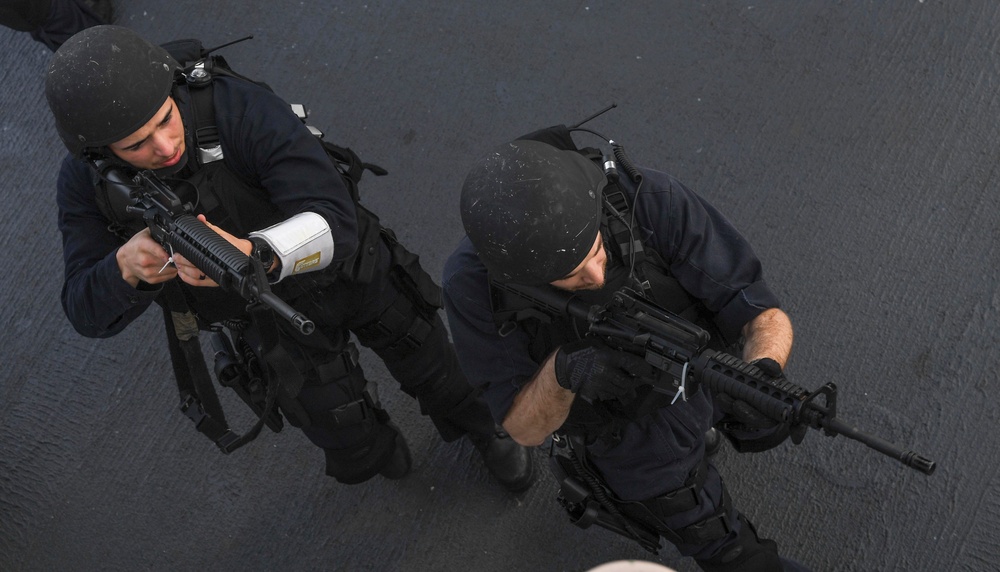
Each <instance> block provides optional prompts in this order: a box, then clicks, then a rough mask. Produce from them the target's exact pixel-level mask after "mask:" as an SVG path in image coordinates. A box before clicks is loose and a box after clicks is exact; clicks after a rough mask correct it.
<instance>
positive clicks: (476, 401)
mask: <svg viewBox="0 0 1000 572" xmlns="http://www.w3.org/2000/svg"><path fill="white" fill-rule="evenodd" d="M378 248H379V249H380V250H379V253H378V259H379V260H378V262H377V263H376V266H375V271H374V274H373V276H372V278H371V280H370V281H369V282H368V283H364V284H360V283H356V282H352V281H338V282H335V283H334V284H332V285H329V286H326V287H322V288H318V289H316V290H311V291H306V292H305V293H304V294H301V295H299V296H296V298H295V299H294V300H291V301H290V303H291V305H292V306H293V307H295V308H296V309H297V310H299V311H300V312H302V313H303V314H305V315H306V316H309V318H310V319H311V320H313V321H314V322H315V323H316V326H317V330H318V333H321V334H322V335H315V334H314V335H311V336H302V335H300V334H298V333H296V332H293V331H291V330H290V329H288V328H283V335H282V346H283V347H284V348H285V349H286V350H287V351H288V353H289V355H290V356H291V357H292V361H293V362H294V363H295V365H296V367H297V369H298V370H299V371H300V373H301V374H302V375H303V377H304V378H305V380H304V385H303V387H302V390H301V391H300V392H299V395H298V398H297V399H296V401H297V402H298V404H299V405H301V406H302V408H303V409H304V410H305V411H306V413H308V416H309V418H310V419H309V423H308V425H305V426H303V427H302V430H303V432H304V433H305V434H306V436H307V437H309V439H310V441H312V442H313V443H314V444H316V445H318V446H319V447H322V448H323V449H324V451H325V453H326V460H327V474H329V475H330V476H332V477H334V478H336V479H337V480H338V481H341V482H344V483H357V482H362V481H364V480H367V479H369V478H371V477H372V476H374V475H375V474H377V473H378V471H379V469H380V468H381V467H382V466H383V465H384V464H385V463H386V462H387V461H388V460H389V458H390V457H391V456H392V452H393V451H394V449H395V446H396V445H395V443H396V441H395V436H396V429H395V427H394V426H392V425H391V424H390V423H389V415H388V414H387V413H386V412H385V411H384V410H383V409H382V407H381V404H380V403H379V401H378V398H377V396H376V392H374V391H372V384H370V383H369V382H368V381H367V380H366V379H365V376H364V374H363V371H362V369H361V366H360V364H357V363H356V361H355V360H354V359H352V356H351V354H352V349H353V345H352V344H350V342H349V338H350V333H352V332H353V333H354V334H355V335H356V336H357V339H358V341H359V342H361V344H362V345H364V346H366V347H369V348H371V349H372V350H373V351H374V352H375V353H376V354H377V355H378V356H379V357H380V358H381V359H382V361H383V362H384V363H385V365H386V367H387V368H388V370H389V372H390V373H391V374H392V375H393V377H395V378H396V380H397V381H398V382H399V383H400V387H401V388H402V390H403V391H404V392H406V393H407V394H408V395H410V396H411V397H415V398H416V399H417V400H418V402H419V403H420V411H421V413H423V414H425V415H427V416H429V417H430V418H431V420H432V421H433V422H434V425H435V426H436V428H437V430H438V432H439V433H440V434H441V437H442V439H444V440H445V441H454V440H455V439H458V438H459V437H461V436H462V435H465V434H466V433H470V434H473V435H488V434H490V433H491V432H492V431H493V428H494V423H493V419H492V417H491V415H490V413H489V410H488V408H487V407H486V404H485V402H484V401H483V400H482V399H481V398H480V397H479V396H478V392H477V391H475V390H473V388H472V387H471V386H470V385H469V384H468V382H467V381H466V379H465V377H464V375H463V374H462V372H461V370H460V369H459V366H458V360H457V357H456V356H455V351H454V348H453V346H452V344H451V342H450V341H449V339H448V333H447V330H446V329H445V327H444V324H443V323H442V321H441V318H440V316H439V315H438V314H437V313H436V312H435V313H430V312H428V311H427V310H425V309H424V308H425V307H426V305H423V304H419V303H417V302H416V301H415V297H416V296H418V294H417V293H416V292H413V291H409V290H411V288H408V287H407V286H406V285H404V284H402V281H401V280H400V279H399V278H398V275H397V274H394V272H393V270H392V268H393V265H394V263H395V261H394V260H392V257H391V256H390V254H389V250H388V248H387V247H386V246H385V244H384V243H383V242H382V241H379V243H378ZM423 279H426V280H429V279H430V278H429V277H427V276H426V275H424V276H423ZM353 353H354V355H356V352H353ZM366 388H367V391H366ZM289 418H290V419H292V416H291V415H289Z"/></svg>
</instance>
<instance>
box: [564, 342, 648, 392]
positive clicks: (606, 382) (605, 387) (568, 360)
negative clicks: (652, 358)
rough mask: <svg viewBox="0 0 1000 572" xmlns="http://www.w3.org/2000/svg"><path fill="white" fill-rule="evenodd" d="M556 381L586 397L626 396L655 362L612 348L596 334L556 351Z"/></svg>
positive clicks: (633, 389) (645, 375)
mask: <svg viewBox="0 0 1000 572" xmlns="http://www.w3.org/2000/svg"><path fill="white" fill-rule="evenodd" d="M555 370H556V381H557V382H559V385H560V386H561V387H564V388H566V389H568V390H570V391H572V392H573V393H575V394H577V396H579V397H581V398H583V400H584V401H586V402H588V403H591V402H593V401H595V400H598V401H600V400H611V399H618V400H620V401H624V400H626V399H627V398H628V397H630V396H632V395H634V394H635V386H636V379H637V378H641V377H648V376H651V375H652V373H653V366H651V365H649V364H648V363H646V360H644V359H642V358H640V357H637V356H634V355H632V354H629V353H626V352H622V351H616V350H613V349H611V348H609V347H608V346H607V345H605V344H604V343H602V342H601V341H600V340H596V339H593V338H590V339H586V340H580V341H578V342H572V343H569V344H566V345H564V346H562V347H560V348H559V349H558V350H557V351H556V360H555Z"/></svg>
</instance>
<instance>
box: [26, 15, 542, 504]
mask: <svg viewBox="0 0 1000 572" xmlns="http://www.w3.org/2000/svg"><path fill="white" fill-rule="evenodd" d="M181 45H186V44H181ZM178 46H179V45H178V44H175V45H174V46H173V47H175V48H177V47H178ZM188 47H190V46H189V45H188ZM177 53H181V52H180V51H178V52H177ZM184 53H190V52H189V51H188V52H184ZM197 53H198V54H200V53H201V51H200V45H199V47H198V50H197ZM184 59H187V58H186V57H185V58H184ZM196 69H197V70H199V71H197V72H196V71H195V70H196ZM209 69H210V67H209V66H208V63H206V64H205V67H203V68H194V67H190V68H187V69H184V70H182V69H181V67H180V66H179V64H178V62H177V61H176V60H175V58H174V57H172V55H171V54H170V53H168V52H167V50H165V49H164V48H162V47H159V46H155V45H153V44H151V43H149V42H148V41H146V40H144V39H143V38H141V37H139V36H138V35H137V34H135V33H134V32H132V31H130V30H128V29H125V28H121V27H117V26H98V27H94V28H90V29H88V30H85V31H83V32H80V33H79V34H76V35H75V36H73V37H72V38H70V39H69V40H68V41H67V42H66V43H65V44H63V45H62V47H61V48H60V49H59V50H58V51H57V52H56V53H55V55H54V56H53V60H52V63H51V64H50V66H49V69H48V73H47V76H46V97H47V99H48V103H49V106H50V109H51V110H52V113H53V116H54V118H55V123H56V127H57V129H58V132H59V134H60V137H61V138H62V140H63V142H64V143H65V145H66V147H67V148H68V149H69V151H70V155H69V156H68V157H67V158H66V160H65V161H64V162H63V164H62V167H61V170H60V174H59V182H58V195H57V203H58V207H59V228H60V231H61V232H62V236H63V253H64V262H65V283H64V287H63V293H62V301H63V307H64V309H65V312H66V315H67V317H68V318H69V320H70V322H71V323H72V324H73V326H74V327H75V328H76V329H77V331H79V332H80V333H81V334H83V335H85V336H90V337H107V336H112V335H115V334H117V333H119V332H121V331H122V330H124V329H125V328H126V327H127V326H128V324H129V323H131V322H132V321H133V320H134V319H135V318H136V317H138V316H139V315H140V314H142V313H143V312H144V311H145V310H146V309H147V308H148V307H149V305H150V303H151V302H153V301H156V302H158V303H160V304H162V305H164V306H165V307H166V308H168V309H169V313H168V316H173V317H174V319H176V316H177V315H191V316H193V317H194V318H195V319H196V320H197V323H198V324H200V325H202V326H204V325H206V324H211V323H219V322H222V321H225V323H226V324H227V327H228V328H230V329H232V328H233V326H231V325H230V324H232V323H237V322H239V320H244V322H243V323H246V320H245V318H246V316H245V302H244V301H243V300H242V299H241V298H240V297H239V296H238V295H236V294H234V293H232V292H225V291H221V289H220V288H214V287H212V286H215V284H214V282H212V280H211V279H208V278H207V277H206V275H205V274H204V273H203V272H202V271H201V270H200V269H198V268H197V267H196V266H195V265H194V264H193V263H192V262H190V261H189V260H186V259H185V258H184V257H183V256H181V255H180V254H178V253H168V252H166V251H165V250H164V248H163V247H162V246H161V245H160V244H159V243H158V242H157V241H155V240H153V238H152V237H151V235H150V232H149V230H147V229H145V228H144V223H143V221H142V220H135V219H134V218H129V216H128V212H127V211H125V212H123V210H122V209H119V208H115V206H114V202H113V200H112V198H111V195H110V194H109V192H110V191H109V187H110V185H109V184H108V181H106V180H103V179H102V178H101V175H100V173H103V172H104V171H103V170H102V171H100V172H98V171H96V170H95V168H94V167H95V166H96V165H111V166H113V167H114V168H116V169H119V170H121V172H123V173H127V174H128V173H136V172H137V171H138V170H149V171H152V172H153V173H154V174H156V175H157V176H158V177H159V178H160V179H162V180H164V181H165V182H166V183H167V184H169V185H170V186H171V187H172V188H173V190H174V192H176V193H177V194H178V195H180V196H181V198H182V200H184V201H189V202H191V203H193V204H195V205H196V206H195V213H196V214H198V216H199V218H200V220H202V221H203V222H206V224H207V223H208V221H209V220H210V221H212V222H213V223H216V224H217V225H218V226H215V225H212V224H210V225H209V226H210V227H211V228H212V229H213V230H215V231H216V232H218V233H219V234H220V235H222V236H223V237H225V238H226V239H227V240H228V241H229V242H231V243H232V244H233V245H235V246H236V247H237V248H239V249H240V250H241V251H242V252H243V253H244V254H246V255H248V256H254V257H257V258H258V259H259V260H260V261H261V264H262V267H263V268H264V269H266V270H267V271H268V278H269V280H270V282H271V283H272V288H273V291H274V293H275V294H277V295H278V296H279V297H281V298H282V299H284V300H285V301H286V302H288V303H289V304H290V305H292V306H293V307H295V308H296V309H297V310H298V311H300V312H302V313H303V314H305V315H307V316H309V318H311V319H312V320H313V321H314V322H315V324H316V331H315V332H313V334H312V335H308V336H306V335H302V334H301V333H299V332H298V331H297V330H295V329H294V328H290V327H287V326H286V325H284V324H279V325H278V327H279V329H280V331H279V332H278V334H279V335H278V342H280V343H278V344H277V346H278V348H280V350H282V351H283V352H284V353H283V354H281V355H282V356H284V357H283V359H284V362H283V363H285V364H291V366H288V367H287V368H286V369H276V370H275V371H282V372H285V373H288V376H284V375H282V376H279V377H282V378H283V379H282V384H281V386H280V387H281V388H282V389H281V391H283V392H285V393H282V394H280V395H279V396H278V405H279V407H280V409H281V411H282V412H283V413H284V414H285V417H286V418H287V419H288V421H289V422H291V423H292V424H293V425H296V426H299V427H301V428H302V430H303V432H305V434H306V436H307V437H308V438H309V439H310V440H311V441H312V442H313V443H314V444H316V445H317V446H319V447H320V448H321V449H322V450H323V453H324V455H325V459H326V473H327V474H328V475H330V476H332V477H334V478H335V479H337V480H338V481H340V482H343V483H347V484H353V483H359V482H362V481H365V480H367V479H370V478H371V477H373V476H375V475H378V474H381V475H383V476H385V477H387V478H400V477H402V476H404V475H405V474H406V473H407V472H408V471H409V469H410V465H411V459H410V453H409V449H408V447H407V444H406V441H405V440H404V439H403V436H402V434H401V433H400V431H399V429H398V428H397V427H396V426H395V425H394V424H393V423H391V422H390V421H389V415H388V413H387V412H386V411H385V410H384V409H383V408H382V406H381V403H380V401H379V399H378V394H377V392H376V391H374V384H373V383H372V382H371V381H370V380H366V378H365V376H364V374H363V372H362V370H361V367H360V365H359V364H358V361H357V357H358V351H357V348H356V347H355V346H354V345H353V344H352V343H351V342H350V335H351V333H353V334H354V335H355V336H356V337H357V338H358V340H359V341H360V342H361V343H362V344H364V345H366V346H368V347H370V348H372V349H373V350H374V351H375V353H376V354H378V355H379V357H380V358H382V360H383V361H384V362H385V364H386V366H387V368H388V369H389V371H390V372H391V373H392V375H393V376H394V377H396V379H397V380H398V381H399V382H400V384H401V387H402V389H403V390H404V391H405V392H406V393H408V394H409V395H410V396H412V397H415V398H416V399H417V400H418V401H419V403H420V407H421V411H422V412H423V413H424V414H426V415H428V416H429V417H430V418H431V419H432V421H433V422H434V424H435V426H436V427H437V429H438V431H439V433H440V434H441V436H442V438H443V439H444V440H446V441H453V440H456V439H459V438H460V437H462V436H463V435H466V436H468V437H469V438H470V439H471V440H472V442H473V443H474V444H475V446H476V447H477V449H478V450H479V451H480V452H481V453H482V455H483V457H484V460H485V462H486V465H487V467H488V468H489V469H490V471H491V472H492V473H493V474H494V476H496V477H497V478H498V479H499V480H500V481H501V482H502V483H503V484H504V485H505V486H506V487H507V488H509V489H511V490H523V489H525V488H527V487H528V486H530V484H531V482H532V476H533V475H532V464H531V458H530V456H529V454H528V452H527V450H525V449H524V448H523V447H522V446H520V445H518V444H516V443H514V442H513V440H511V439H510V437H509V436H507V435H506V434H505V433H504V432H503V431H502V430H501V429H500V428H499V427H498V426H496V425H495V423H494V422H493V420H492V418H491V417H490V415H489V412H488V410H487V408H486V405H485V404H484V403H483V401H482V399H481V398H479V397H478V395H477V393H476V392H475V391H473V390H472V388H471V387H470V386H469V384H468V383H467V382H466V380H465V378H464V376H463V375H462V374H461V371H460V370H459V368H458V365H457V362H456V358H455V356H454V350H453V348H452V346H451V344H450V342H449V341H448V338H447V332H446V331H445V329H444V326H443V324H442V322H441V319H440V317H439V316H438V314H437V308H438V307H439V304H438V302H437V299H436V296H437V295H438V294H439V293H438V291H437V286H436V285H435V284H434V283H433V281H432V280H431V279H430V278H429V277H428V276H427V275H426V273H424V272H423V271H422V270H420V268H419V266H418V265H417V262H416V257H415V256H413V255H412V254H410V253H408V252H406V251H405V249H403V248H402V246H400V245H399V244H398V242H396V241H395V239H394V236H393V235H392V233H391V232H390V231H388V230H386V229H383V228H382V227H381V226H380V225H379V224H378V219H377V218H376V217H375V216H374V215H371V214H370V213H369V212H368V211H367V210H366V209H363V208H362V207H361V206H360V205H359V204H357V203H355V202H354V201H353V199H352V196H351V194H350V192H349V190H348V187H347V186H346V183H345V179H344V178H342V177H341V175H340V173H339V172H338V171H337V169H336V168H335V166H334V164H333V162H332V161H331V160H330V157H329V156H328V155H327V153H326V152H325V150H324V147H323V145H322V144H321V142H320V140H319V139H318V138H317V137H316V136H315V135H314V134H313V133H311V132H310V130H309V129H308V128H307V127H306V126H305V125H304V123H303V122H302V120H301V119H300V118H299V117H298V116H296V115H295V114H294V113H293V112H292V110H291V108H290V107H289V105H288V104H287V103H285V102H284V101H283V100H281V99H280V98H279V97H277V96H276V95H275V94H274V93H272V92H271V91H270V90H269V89H267V88H265V87H262V86H261V85H259V84H257V83H255V82H252V81H248V80H246V79H245V78H242V77H240V76H237V75H236V74H234V73H232V72H229V73H225V71H226V70H223V69H218V68H213V69H216V73H215V74H214V76H212V74H210V73H207V71H208V70H209ZM206 78H208V79H210V82H206V81H204V80H205V79H206ZM192 79H197V80H198V81H192ZM203 136H204V138H203ZM102 168H103V167H102ZM109 230H110V231H112V232H109ZM178 279H179V280H178ZM172 323H173V322H172V321H171V320H170V319H169V318H168V328H167V329H168V332H170V333H176V334H177V337H178V338H180V327H179V326H178V325H177V324H174V326H173V327H172V326H171V324H172ZM240 335H241V336H245V337H246V345H245V347H246V348H251V349H253V350H254V351H255V352H257V353H258V354H259V353H260V351H259V348H260V347H261V345H260V344H258V342H257V341H255V339H256V340H258V341H259V340H260V339H261V338H264V337H267V336H266V335H265V334H264V333H262V331H259V330H258V331H253V328H252V327H251V328H249V329H248V330H247V331H241V334H240ZM168 337H169V336H168ZM261 343H262V342H261ZM269 355H270V354H269ZM257 357H258V358H260V357H261V356H260V355H258V356H257ZM248 359H249V358H248ZM258 361H259V360H258ZM175 362H176V359H175ZM272 365H274V367H275V368H278V365H275V364H272ZM175 366H176V363H175ZM264 367H268V365H267V364H265V366H264Z"/></svg>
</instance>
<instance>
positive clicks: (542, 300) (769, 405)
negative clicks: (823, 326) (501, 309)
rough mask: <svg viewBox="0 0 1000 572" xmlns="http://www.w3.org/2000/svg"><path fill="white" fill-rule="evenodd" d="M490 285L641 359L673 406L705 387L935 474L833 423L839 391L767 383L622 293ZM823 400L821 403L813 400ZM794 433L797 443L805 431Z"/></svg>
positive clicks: (906, 454) (700, 336) (911, 456)
mask: <svg viewBox="0 0 1000 572" xmlns="http://www.w3.org/2000/svg"><path fill="white" fill-rule="evenodd" d="M493 285H494V286H495V287H497V288H499V289H500V290H501V291H505V292H509V293H511V294H515V295H517V296H520V297H521V298H523V299H524V300H526V301H527V302H528V303H530V305H531V309H530V310H527V312H528V315H531V314H534V315H536V316H538V315H539V313H540V314H541V315H543V316H548V317H550V318H551V317H559V316H568V317H572V318H574V319H576V320H581V321H583V323H585V324H586V335H588V336H593V337H596V338H599V339H601V340H602V341H604V342H605V343H607V344H608V345H609V346H610V347H612V348H615V349H618V350H621V351H626V352H630V353H632V354H635V355H638V356H642V357H644V358H645V359H646V361H647V362H648V363H650V364H651V365H653V366H654V367H655V368H657V369H659V370H661V371H663V372H664V373H665V374H666V375H659V376H656V379H654V380H650V384H651V385H652V386H653V387H652V391H654V392H657V393H660V394H665V395H666V396H667V397H672V398H673V400H674V401H676V400H677V399H678V398H684V397H685V396H686V394H687V393H691V392H693V389H694V388H695V387H696V385H695V384H697V383H704V384H707V385H708V387H709V389H710V390H711V391H712V393H713V394H726V395H729V396H730V397H732V398H733V399H738V400H742V401H744V402H746V403H748V404H750V405H751V406H752V407H754V408H755V409H756V410H758V411H760V412H761V413H762V414H763V415H765V416H766V417H768V418H769V419H772V420H774V421H776V422H778V423H788V424H789V426H790V427H809V428H812V429H822V430H823V432H824V433H825V434H826V435H827V436H829V437H834V436H837V435H843V436H844V437H847V438H848V439H853V440H855V441H860V442H861V443H864V444H865V445H867V446H868V447H871V448H872V449H875V450H876V451H878V452H880V453H882V454H884V455H888V456H889V457H892V458H893V459H896V460H898V461H899V462H901V463H903V464H904V465H906V466H907V467H910V468H913V469H916V470H918V471H920V472H922V473H924V474H926V475H930V474H933V473H934V469H935V462H934V461H932V460H930V459H928V458H927V457H924V456H922V455H918V454H917V453H915V452H913V451H909V450H903V449H901V448H900V447H897V446H896V445H894V444H892V443H890V442H888V441H886V440H884V439H881V438H879V437H876V436H874V435H869V434H867V433H864V432H862V431H860V430H858V429H857V428H856V427H854V426H852V425H849V424H848V423H845V422H844V421H841V420H840V419H838V418H837V386H836V385H835V384H833V383H826V384H824V385H823V386H822V387H821V388H819V389H818V390H816V391H812V392H810V391H808V390H806V389H804V388H802V387H799V386H798V385H795V384H794V383H791V382H790V381H788V380H787V379H784V378H779V379H776V378H771V377H768V376H767V375H765V374H764V373H763V372H762V371H761V370H760V369H758V368H757V367H756V366H754V365H752V364H749V363H747V362H745V361H743V360H741V359H739V358H736V357H733V356H731V355H728V354H726V353H723V352H719V351H716V350H713V349H710V348H707V344H708V341H709V334H708V332H706V331H705V330H703V329H701V328H699V327H698V326H696V325H694V324H691V323H690V322H687V321H685V320H683V319H682V318H680V317H678V316H676V315H675V314H672V313H670V312H669V311H667V310H664V309H663V308H660V307H659V306H657V305H655V304H653V303H652V302H650V301H649V300H646V299H644V298H642V297H641V296H640V295H638V294H637V293H635V292H634V291H632V290H630V289H628V288H623V289H621V290H619V291H618V292H616V293H615V294H614V295H613V296H612V298H611V301H610V302H608V303H607V304H606V305H604V306H600V305H594V306H590V305H588V304H587V303H585V302H583V301H582V300H580V299H578V298H576V297H574V296H573V294H572V293H570V292H564V291H561V290H557V289H555V288H553V287H549V286H542V287H527V286H518V285H514V284H500V283H497V282H494V283H493ZM820 396H822V397H823V403H819V402H818V400H817V398H818V397H820ZM798 433H799V434H798V437H795V436H794V435H796V432H795V431H792V435H793V442H794V443H795V444H798V443H799V442H801V440H802V438H803V434H804V431H803V432H798Z"/></svg>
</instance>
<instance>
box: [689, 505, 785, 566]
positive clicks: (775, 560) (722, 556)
mask: <svg viewBox="0 0 1000 572" xmlns="http://www.w3.org/2000/svg"><path fill="white" fill-rule="evenodd" d="M738 518H739V521H740V525H741V526H740V532H739V536H737V537H736V542H735V543H731V544H728V545H727V546H726V547H725V548H723V549H722V550H721V551H720V552H719V554H716V555H715V556H713V557H712V558H708V559H705V560H698V565H699V566H701V569H702V570H704V571H705V572H782V569H783V567H782V564H781V559H780V558H779V557H778V545H777V544H776V543H775V542H774V541H773V540H769V539H766V538H765V539H762V538H760V537H758V536H757V530H756V529H755V528H754V526H753V525H752V524H750V521H748V520H747V519H746V517H744V516H743V515H742V514H741V515H739V516H738Z"/></svg>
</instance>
